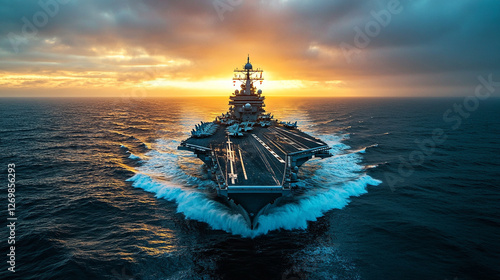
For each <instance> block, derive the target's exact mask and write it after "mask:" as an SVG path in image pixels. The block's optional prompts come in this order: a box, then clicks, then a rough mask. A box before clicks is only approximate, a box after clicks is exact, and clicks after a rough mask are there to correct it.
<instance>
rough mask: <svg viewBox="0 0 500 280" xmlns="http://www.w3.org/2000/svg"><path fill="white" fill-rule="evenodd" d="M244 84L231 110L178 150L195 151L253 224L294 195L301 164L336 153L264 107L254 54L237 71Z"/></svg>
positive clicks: (204, 124) (219, 188)
mask: <svg viewBox="0 0 500 280" xmlns="http://www.w3.org/2000/svg"><path fill="white" fill-rule="evenodd" d="M234 73H235V74H234V78H233V82H234V83H236V82H239V83H241V88H240V90H235V92H234V93H233V94H232V96H230V97H229V105H230V106H231V107H230V108H229V111H227V112H226V113H223V114H222V115H220V116H218V117H217V118H216V119H215V120H214V121H212V122H201V124H198V125H196V126H195V128H194V129H193V130H192V131H191V137H189V138H188V139H186V140H184V141H182V143H181V144H180V146H179V147H178V149H180V150H188V151H192V152H194V153H195V154H196V155H197V157H198V158H199V159H201V160H202V161H203V162H204V163H205V164H206V165H207V166H208V167H209V170H210V174H211V177H212V179H213V180H214V181H215V182H216V183H217V187H216V191H217V194H218V196H219V197H221V198H223V199H225V200H226V201H227V202H228V203H229V205H231V206H232V207H234V208H236V209H239V210H240V212H241V213H242V214H243V215H244V216H245V218H246V220H247V221H248V223H249V224H250V226H251V227H252V228H253V227H255V226H256V225H257V223H258V221H257V219H256V218H257V217H258V216H259V215H260V214H262V213H264V212H265V209H268V208H269V207H271V205H272V204H275V203H277V201H278V200H282V198H286V197H290V196H292V195H293V192H292V189H294V187H295V185H294V183H296V182H297V172H298V169H299V167H300V166H301V165H302V164H304V163H305V162H306V161H308V160H309V159H311V158H313V157H320V158H325V157H329V156H331V154H330V152H329V150H330V147H329V146H328V145H327V144H326V143H324V142H323V141H321V140H319V139H316V138H314V137H312V136H310V135H308V134H306V133H304V132H302V131H300V130H299V129H298V128H297V122H296V121H295V122H293V121H289V122H280V121H278V120H277V119H274V116H273V115H271V114H270V113H266V111H265V110H264V107H265V104H264V99H265V97H264V96H263V95H262V90H260V89H259V90H257V89H256V87H255V86H254V82H256V81H260V83H262V80H263V78H262V73H263V70H261V69H253V66H252V64H250V58H247V63H246V64H245V66H244V67H243V69H241V70H240V69H235V70H234Z"/></svg>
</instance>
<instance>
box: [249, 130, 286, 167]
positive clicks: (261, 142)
mask: <svg viewBox="0 0 500 280" xmlns="http://www.w3.org/2000/svg"><path fill="white" fill-rule="evenodd" d="M252 136H253V137H254V138H255V139H256V140H257V141H259V143H260V144H262V146H264V148H266V150H268V151H269V152H270V153H271V154H272V155H273V156H274V157H275V158H276V159H277V160H278V161H279V162H281V163H285V161H284V160H283V159H282V158H281V157H280V156H279V155H278V154H276V152H275V151H273V150H272V149H271V148H269V146H268V145H267V144H266V143H264V141H262V140H261V139H260V138H259V137H257V135H255V134H252Z"/></svg>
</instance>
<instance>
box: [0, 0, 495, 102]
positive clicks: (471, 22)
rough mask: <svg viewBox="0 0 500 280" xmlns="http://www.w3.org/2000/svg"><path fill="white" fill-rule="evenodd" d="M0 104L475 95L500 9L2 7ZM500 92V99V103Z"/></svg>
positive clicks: (98, 2)
mask: <svg viewBox="0 0 500 280" xmlns="http://www.w3.org/2000/svg"><path fill="white" fill-rule="evenodd" d="M0 4H1V8H0V96H120V95H124V94H133V95H139V96H151V97H156V96H165V97H169V96H186V95H202V96H210V95H228V94H229V93H230V92H231V91H233V90H234V88H233V84H232V81H231V78H232V71H233V69H234V68H236V67H240V68H241V67H242V66H243V64H244V63H245V62H246V57H247V54H250V60H251V62H252V64H253V65H254V67H260V68H263V69H264V71H265V72H264V78H265V79H266V80H265V81H264V84H263V85H262V87H261V88H262V89H263V90H264V94H265V95H268V96H269V95H277V96H278V95H298V94H300V95H308V96H332V97H336V96H340V97H351V96H404V97H405V96H466V95H470V94H473V93H474V88H475V87H476V85H477V84H478V83H479V82H478V76H479V75H482V76H484V77H487V76H488V75H490V74H491V75H492V77H493V80H495V81H500V1H496V0H491V1H486V0H484V1H476V0H470V1H464V0H454V1H451V0H450V1H430V0H414V1H403V0H401V1H396V0H390V1H385V0H380V1H352V0H320V1H306V0H290V1H285V0H283V1H265V0H263V1H255V0H215V1H212V0H197V1H194V0H172V1H160V0H157V1H153V0H143V1H140V0H137V1H134V0H85V1H84V0H40V1H38V0H29V1H28V0H23V1H12V0H0ZM499 92H500V90H498V91H497V92H495V95H497V96H500V94H499Z"/></svg>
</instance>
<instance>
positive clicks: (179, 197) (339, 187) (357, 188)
mask: <svg viewBox="0 0 500 280" xmlns="http://www.w3.org/2000/svg"><path fill="white" fill-rule="evenodd" d="M316 136H318V135H316ZM319 137H320V138H321V139H322V140H323V141H325V142H326V143H327V144H329V145H330V146H331V147H332V153H333V154H337V155H338V156H334V157H331V158H327V159H324V160H312V161H310V163H308V164H307V165H306V166H304V168H305V169H310V170H312V171H311V172H313V174H312V176H311V177H307V178H302V181H303V182H302V184H303V185H311V186H313V187H312V188H309V189H308V190H307V191H306V192H305V194H304V195H302V196H300V197H298V198H296V200H295V201H294V202H291V203H288V204H285V205H282V206H279V207H275V208H272V209H270V210H269V212H267V213H266V214H265V215H261V216H260V217H259V226H258V227H257V229H253V230H252V229H250V228H249V227H248V225H247V223H246V221H245V219H244V218H243V216H242V215H241V214H239V213H237V212H235V211H233V210H232V209H231V208H230V207H228V206H226V205H224V204H222V203H219V202H216V201H214V200H212V199H211V198H210V197H209V196H208V193H207V192H206V191H205V190H203V189H204V187H206V186H213V185H214V183H213V182H212V181H211V180H208V179H204V178H203V173H204V170H203V168H202V167H201V162H200V161H199V160H198V159H197V158H196V157H195V156H194V155H192V154H191V153H185V152H179V151H177V149H176V148H177V146H178V144H179V142H178V141H174V140H165V139H161V140H158V141H157V142H156V143H155V145H153V147H152V150H151V151H150V152H148V153H147V154H146V156H147V157H148V159H147V160H145V161H144V165H143V166H141V167H139V169H138V173H137V174H135V175H134V176H133V177H132V178H130V179H128V180H129V181H132V182H133V186H134V187H137V188H142V189H144V190H146V191H148V192H152V193H154V194H156V197H158V198H162V199H166V200H169V201H175V203H176V204H177V211H178V212H180V213H183V214H184V215H185V216H186V218H188V219H194V220H198V221H201V222H205V223H207V224H209V225H210V227H211V228H213V229H217V230H224V231H226V232H229V233H232V234H235V235H241V236H243V237H252V238H253V237H255V236H258V235H262V234H266V233H268V232H270V231H273V230H279V229H285V230H292V229H305V228H307V223H308V222H309V221H316V220H317V218H319V217H321V216H322V215H324V213H325V212H327V211H329V210H332V209H341V208H343V207H344V206H346V205H347V204H348V203H349V202H350V198H351V197H353V196H359V195H361V194H363V193H366V192H367V190H366V188H367V186H368V185H378V184H379V183H380V181H378V180H375V179H373V178H372V177H370V176H368V175H367V174H365V173H364V171H365V169H364V166H363V165H362V164H361V160H362V158H361V155H360V154H358V153H356V152H352V151H348V149H350V147H349V146H347V145H345V144H343V143H342V140H343V139H345V138H346V137H348V136H347V135H341V136H319Z"/></svg>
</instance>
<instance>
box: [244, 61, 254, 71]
mask: <svg viewBox="0 0 500 280" xmlns="http://www.w3.org/2000/svg"><path fill="white" fill-rule="evenodd" d="M245 70H252V64H250V62H248V63H247V64H245Z"/></svg>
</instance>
